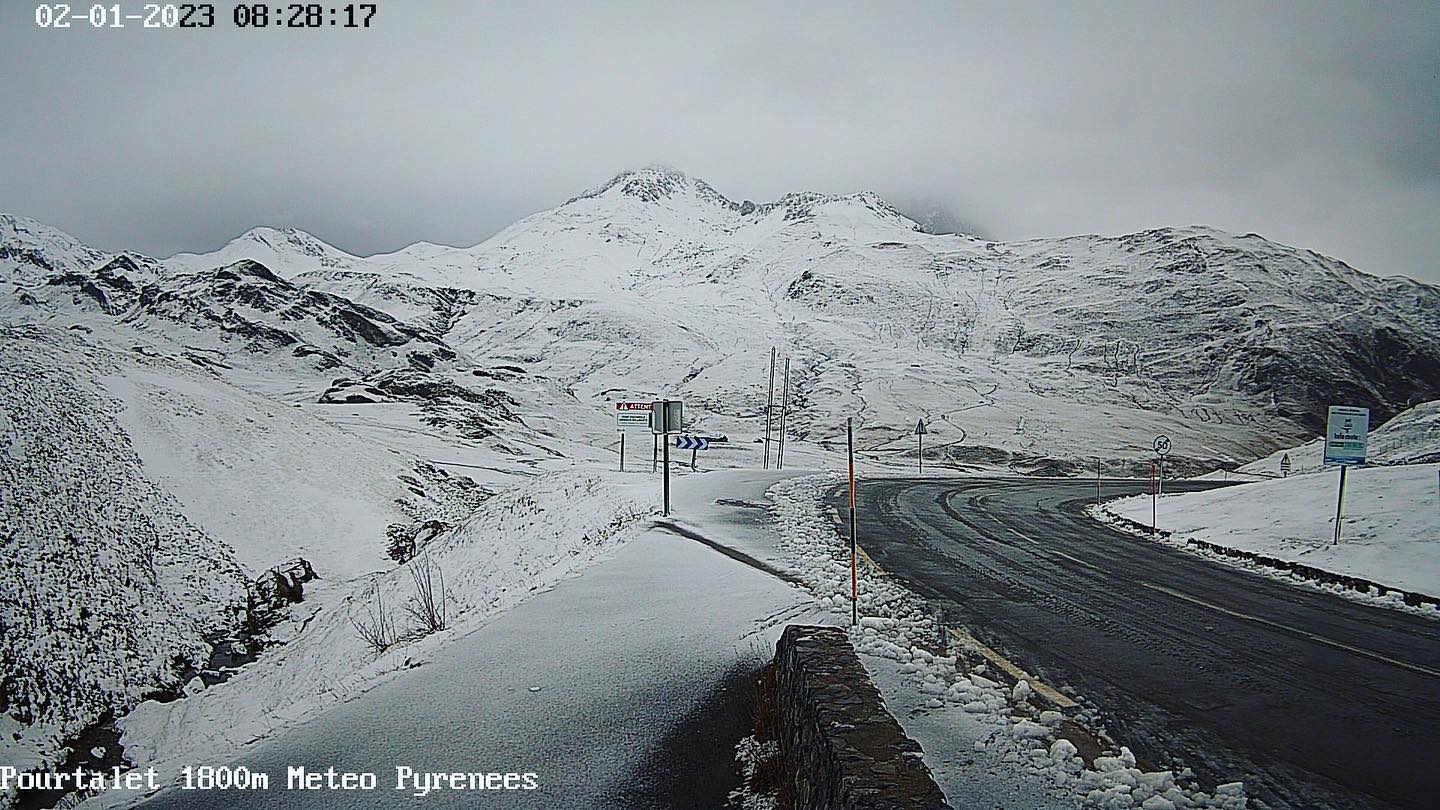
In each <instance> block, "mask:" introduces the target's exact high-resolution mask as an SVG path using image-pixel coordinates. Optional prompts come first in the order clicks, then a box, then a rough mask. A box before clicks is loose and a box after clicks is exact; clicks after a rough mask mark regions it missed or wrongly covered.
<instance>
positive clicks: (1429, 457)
mask: <svg viewBox="0 0 1440 810" xmlns="http://www.w3.org/2000/svg"><path fill="white" fill-rule="evenodd" d="M1324 451H1325V440H1324V439H1322V438H1317V439H1315V440H1314V441H1311V442H1307V443H1306V444H1302V445H1300V446H1299V447H1287V448H1285V449H1283V450H1276V451H1275V452H1274V453H1271V454H1270V455H1268V456H1266V457H1264V458H1262V459H1257V460H1255V461H1252V462H1250V463H1249V464H1246V465H1245V466H1243V467H1241V468H1240V472H1243V473H1250V474H1253V475H1269V476H1275V475H1280V474H1281V470H1280V460H1281V459H1283V458H1285V457H1286V456H1289V457H1290V472H1291V474H1294V475H1299V474H1301V473H1308V472H1317V471H1319V470H1322V469H1324V464H1323V461H1324ZM1365 461H1366V463H1367V464H1378V465H1393V464H1425V463H1430V462H1437V461H1440V401H1436V402H1422V403H1421V404H1419V405H1416V406H1415V407H1413V408H1410V409H1409V410H1406V411H1405V412H1403V413H1401V414H1398V415H1397V416H1395V417H1394V418H1392V419H1391V420H1390V421H1388V422H1386V423H1385V424H1383V425H1381V426H1380V427H1378V428H1376V429H1374V430H1372V431H1371V432H1370V437H1369V446H1368V448H1367V450H1366V456H1365Z"/></svg>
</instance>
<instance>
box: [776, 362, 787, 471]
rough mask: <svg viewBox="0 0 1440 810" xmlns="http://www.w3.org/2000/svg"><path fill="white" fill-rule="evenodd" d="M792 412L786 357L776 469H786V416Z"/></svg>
mask: <svg viewBox="0 0 1440 810" xmlns="http://www.w3.org/2000/svg"><path fill="white" fill-rule="evenodd" d="M789 412H790V358H788V357H787V358H785V384H784V385H782V386H781V387H780V449H779V450H778V451H776V453H775V469H777V470H783V469H785V416H786V414H788V413H789Z"/></svg>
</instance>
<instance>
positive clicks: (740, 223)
mask: <svg viewBox="0 0 1440 810" xmlns="http://www.w3.org/2000/svg"><path fill="white" fill-rule="evenodd" d="M12 253H16V254H17V255H18V254H22V253H23V248H21V249H15V250H12ZM245 260H253V261H255V262H258V263H259V265H260V266H261V267H263V268H264V270H263V271H262V270H259V269H256V266H255V265H246V264H242V262H244V261H245ZM160 264H161V265H162V266H163V267H164V269H165V271H166V272H167V273H168V274H170V275H171V276H172V277H173V278H170V279H162V280H161V281H159V282H154V283H157V284H159V285H161V286H165V285H172V284H178V283H179V279H182V278H190V279H191V281H189V282H186V283H185V285H184V288H185V291H184V292H183V293H181V292H179V291H177V292H176V295H182V296H183V297H184V298H185V299H186V300H188V301H190V302H196V301H204V300H216V301H219V302H221V304H222V306H221V308H220V309H219V310H216V311H215V312H211V313H205V314H202V313H201V312H200V309H199V308H198V306H197V305H195V304H193V303H192V304H191V305H190V307H189V308H188V309H186V308H181V309H180V310H179V311H178V312H176V313H175V314H176V315H177V316H178V318H179V319H180V320H191V321H203V322H205V323H201V324H200V325H199V326H200V328H203V329H206V330H211V331H214V330H223V328H224V317H222V318H220V319H219V320H218V321H217V319H216V317H215V315H216V313H218V312H224V313H232V312H233V313H239V312H241V311H242V310H240V309H237V308H236V306H235V304H236V303H238V302H237V301H236V300H235V299H234V297H233V294H232V295H231V296H230V297H228V298H227V297H226V295H227V294H226V292H225V291H224V290H215V291H211V290H209V289H208V288H207V284H212V283H214V282H204V281H201V280H199V277H198V276H197V275H196V274H204V273H215V272H228V273H231V274H233V273H234V269H233V268H235V267H237V266H239V267H250V268H252V270H254V271H255V272H254V273H253V274H252V278H259V277H260V273H261V272H264V271H269V273H273V274H274V277H275V278H274V279H273V280H272V281H270V282H269V283H270V284H271V285H272V286H278V285H280V284H286V283H293V284H296V285H301V287H303V288H304V289H307V290H309V291H311V292H314V293H316V294H317V295H318V294H319V293H326V294H328V295H329V296H330V298H316V299H314V300H313V301H311V302H307V303H306V304H303V305H302V304H292V305H288V306H286V307H284V308H283V310H276V311H275V312H273V313H271V315H273V316H274V317H271V318H269V319H268V320H266V319H265V318H261V317H260V316H258V315H256V316H255V317H251V316H249V315H246V316H245V317H244V318H242V320H246V321H251V322H253V323H254V324H255V328H257V329H258V328H260V326H261V325H268V326H272V327H276V328H282V329H284V330H285V331H287V332H288V333H291V334H293V333H294V330H293V329H291V328H288V327H285V326H284V325H283V324H281V321H284V322H287V323H288V322H289V321H290V319H291V318H293V317H294V316H296V315H297V314H299V313H308V314H306V315H305V317H306V318H309V319H312V320H314V321H316V322H320V323H331V324H334V323H336V322H337V318H340V316H339V315H337V314H330V315H326V314H321V313H320V312H319V311H318V310H320V309H321V308H323V307H324V306H332V307H333V306H335V304H334V303H333V302H334V301H335V300H337V299H348V300H349V301H351V302H354V306H355V307H356V308H357V310H356V311H360V310H364V311H370V312H375V311H378V312H382V313H386V314H388V315H389V316H391V317H392V318H393V319H394V324H388V325H386V326H385V327H384V328H386V329H389V330H390V331H391V333H392V334H395V335H412V336H413V337H410V338H409V340H410V341H412V342H416V343H417V346H418V348H414V349H412V348H411V347H409V346H408V345H407V346H406V347H405V348H404V349H402V350H400V351H399V352H398V355H397V357H392V358H391V360H394V359H399V360H400V361H401V362H400V363H399V364H398V365H401V366H403V365H405V362H406V357H407V356H409V355H411V354H412V353H418V355H419V356H421V357H422V358H425V359H426V360H428V359H430V358H441V359H443V358H444V355H446V353H447V349H448V351H449V352H453V353H454V355H456V357H457V358H458V359H457V362H458V363H459V364H461V365H464V364H467V363H469V364H474V365H478V366H486V365H515V366H518V367H522V368H524V369H526V370H527V372H529V373H532V374H535V375H538V376H539V377H541V378H543V379H546V380H550V381H552V382H553V383H554V384H555V386H556V387H557V388H558V389H559V390H562V391H570V392H573V395H574V396H575V397H578V398H579V401H580V402H581V403H586V404H588V405H590V406H591V407H593V408H594V411H595V413H596V415H597V417H599V416H603V415H604V410H603V409H604V407H605V404H606V402H607V401H608V400H611V399H618V398H637V397H638V398H644V397H647V396H655V395H661V394H664V395H668V396H674V397H681V398H684V399H685V400H686V402H687V405H688V406H689V408H688V410H689V412H690V413H691V414H692V416H693V418H694V419H695V423H696V427H697V429H698V430H701V431H705V432H714V433H722V432H723V433H738V434H741V435H742V436H751V435H754V434H755V433H756V432H757V431H758V430H759V425H760V424H761V418H760V417H761V412H762V411H763V404H764V397H765V391H764V386H765V383H766V381H767V373H768V368H767V363H768V357H769V349H770V347H771V346H772V345H776V346H779V347H780V350H781V352H782V354H783V355H788V356H790V357H791V358H792V364H791V388H792V399H793V404H794V405H795V409H794V411H793V413H792V414H791V418H790V425H791V426H792V427H793V436H794V437H796V438H799V439H808V440H812V441H815V442H817V443H819V444H820V445H822V446H823V445H825V444H828V443H833V441H834V440H835V439H836V438H837V437H838V436H839V435H840V432H841V425H842V424H843V422H844V419H845V417H847V416H854V417H856V419H857V423H858V425H859V435H860V437H861V439H862V442H863V445H864V446H865V448H866V450H867V451H869V452H871V453H873V454H876V455H884V454H887V453H893V454H897V455H904V454H906V453H909V452H912V451H911V447H912V440H911V438H910V434H911V432H912V431H913V426H914V424H915V422H916V420H917V419H924V420H926V421H927V423H928V426H929V430H930V432H931V436H930V437H929V439H928V441H927V445H928V447H927V450H928V451H930V452H933V453H935V454H937V455H939V456H943V457H945V458H948V459H951V460H953V461H956V462H976V461H983V462H1000V463H1011V464H1014V465H1016V466H1017V468H1019V469H1049V470H1056V469H1058V470H1064V469H1073V468H1075V467H1076V466H1083V465H1088V464H1089V463H1090V462H1089V459H1092V458H1094V457H1101V458H1104V459H1106V460H1107V461H1110V462H1112V463H1113V462H1123V461H1125V460H1127V459H1134V458H1138V457H1140V456H1143V455H1145V454H1146V451H1147V449H1148V447H1149V444H1150V442H1151V440H1152V438H1153V436H1154V435H1155V434H1157V433H1165V434H1167V435H1169V436H1170V437H1171V439H1172V440H1173V442H1174V446H1175V450H1174V455H1175V457H1176V459H1177V462H1178V463H1179V464H1180V465H1181V469H1195V470H1199V469H1200V468H1203V467H1212V468H1213V467H1214V466H1218V465H1222V464H1235V463H1243V462H1245V461H1248V460H1250V459H1252V458H1254V457H1256V456H1257V455H1261V454H1263V453H1265V452H1268V451H1270V450H1273V449H1275V448H1277V447H1282V446H1286V445H1288V444H1291V443H1293V442H1294V440H1296V439H1299V438H1301V437H1304V436H1307V435H1311V434H1312V433H1313V432H1314V431H1315V430H1316V429H1317V428H1318V426H1319V424H1320V422H1321V420H1323V418H1324V412H1325V408H1326V406H1327V405H1329V404H1330V403H1332V402H1347V403H1351V404H1364V405H1369V406H1370V407H1371V408H1372V410H1373V411H1374V412H1375V418H1377V420H1378V419H1383V418H1386V417H1388V416H1390V415H1393V414H1395V413H1398V412H1399V411H1401V410H1403V409H1404V408H1406V407H1409V406H1410V405H1413V404H1415V403H1417V402H1422V401H1427V400H1430V399H1435V398H1437V397H1440V292H1437V290H1436V288H1434V287H1431V286H1428V285H1424V284H1420V283H1417V282H1414V281H1410V280H1408V279H1403V278H1392V279H1380V278H1376V277H1373V276H1369V275H1365V274H1363V273H1360V272H1357V271H1355V270H1354V269H1352V268H1350V267H1348V266H1347V265H1345V264H1344V263H1342V262H1339V261H1336V260H1333V259H1329V258H1326V257H1323V256H1320V255H1318V254H1315V253H1313V252H1310V251H1305V250H1300V249H1296V248H1291V247H1287V246H1284V245H1279V244H1276V243H1273V242H1269V241H1267V240H1265V239H1263V238H1261V237H1259V236H1256V235H1254V234H1250V235H1246V236H1234V235H1230V234H1226V233H1222V232H1219V231H1215V230H1213V229H1208V228H1201V227H1190V228H1177V229H1160V230H1153V231H1146V232H1143V233H1137V234H1131V235H1127V236H1122V237H1100V236H1075V237H1067V238H1060V239H1039V240H1029V241H1024V242H1008V243H1007V242H994V241H982V240H979V239H975V238H971V237H966V236H936V235H931V234H927V233H924V232H922V231H921V230H920V229H919V227H918V226H917V225H916V223H914V222H913V221H911V220H909V219H906V218H905V217H904V216H902V215H900V214H899V213H898V212H897V211H896V210H895V209H894V208H893V207H892V206H890V205H889V204H887V203H886V202H885V201H884V200H882V199H880V198H879V197H878V196H877V195H875V194H873V193H869V192H862V193H858V194H851V195H840V196H837V195H824V194H814V193H801V194H790V195H786V196H784V197H782V198H781V199H779V200H777V201H774V202H769V203H760V204H756V203H753V202H749V201H741V202H736V201H733V200H730V199H728V198H727V197H725V196H724V195H723V194H721V193H720V192H719V191H717V190H716V189H715V188H713V187H712V186H710V185H709V184H707V183H705V182H704V181H702V180H699V179H696V178H691V177H688V176H686V175H684V174H683V173H680V172H677V171H674V170H671V169H664V168H649V169H643V170H639V171H633V172H625V173H622V174H620V175H617V176H616V177H614V178H612V179H611V180H610V181H609V182H607V183H604V184H602V185H600V186H597V187H596V188H594V189H591V190H589V191H586V192H584V193H582V194H580V195H578V196H576V197H574V198H572V199H570V200H568V201H566V202H565V203H563V204H562V205H560V206H558V207H556V208H554V209H552V210H549V211H543V212H540V213H537V214H535V215H532V216H530V217H527V218H525V219H523V220H521V221H520V222H517V223H516V224H514V225H512V226H511V227H509V228H507V229H505V230H504V231H502V232H500V233H499V234H497V235H495V236H494V237H493V238H491V239H489V240H486V241H485V242H483V243H481V244H479V245H476V246H474V247H471V248H450V247H444V246H439V245H432V244H428V243H417V244H416V245H412V246H410V247H408V248H405V249H403V250H400V251H397V252H395V253H390V254H385V255H380V256H373V257H368V258H360V257H355V256H351V255H349V254H346V253H344V252H343V251H339V250H338V249H335V248H332V247H330V246H328V245H326V244H324V243H323V242H321V241H320V240H318V239H316V238H315V237H313V236H310V235H308V234H304V233H302V232H299V231H293V230H282V231H277V230H273V229H256V230H253V231H250V232H248V233H246V234H245V235H244V236H242V237H240V238H239V239H237V240H236V241H235V242H232V243H231V244H229V245H227V246H225V247H224V248H222V249H221V250H220V251H218V252H216V253H213V254H205V255H194V254H187V255H182V256H177V257H171V258H170V259H167V260H163V261H162V262H160ZM220 266H229V267H230V268H232V269H231V270H228V271H217V270H216V268H217V267H220ZM92 272H94V273H96V274H97V275H98V271H92ZM269 273H265V275H269ZM285 279H288V282H286V281H283V280H285ZM76 283H78V282H76V281H74V280H72V281H70V282H68V285H61V286H65V287H66V289H70V288H72V287H74V286H75V284H76ZM46 284H59V282H56V281H54V278H53V277H52V278H51V280H49V281H47V282H46ZM94 284H95V285H96V286H101V287H103V286H104V283H103V280H101V279H98V278H97V279H96V280H95V281H94ZM222 286H223V285H222ZM296 289H299V288H296ZM290 294H291V295H295V296H301V297H303V295H304V294H303V293H300V292H292V293H290ZM33 295H34V294H33V293H32V296H33ZM35 297H38V296H35ZM326 301H328V302H331V303H329V304H325V303H323V302H326ZM0 306H3V307H5V308H9V309H13V308H14V305H13V302H3V303H0ZM42 308H43V307H42ZM32 315H33V313H28V314H27V313H20V317H24V318H27V319H28V318H29V317H31V316H32ZM48 317H49V321H50V322H59V321H61V320H63V317H62V316H56V315H50V316H48ZM227 317H228V316H227ZM342 320H348V318H343V319H342ZM368 320H369V321H370V322H371V323H374V322H375V321H376V317H375V316H374V315H369V316H368ZM195 325H196V324H193V323H192V324H190V326H195ZM166 328H168V327H166ZM186 328H190V327H189V326H187V327H186ZM348 331H352V330H348V329H344V328H341V329H338V330H337V329H331V330H329V332H331V333H334V334H325V335H318V336H317V335H314V334H310V333H307V334H305V335H303V336H296V345H297V346H306V347H308V346H312V345H313V346H315V347H316V348H317V349H318V350H319V351H321V352H325V351H331V350H332V347H334V351H331V353H332V354H334V355H336V356H337V357H338V358H339V359H341V360H342V361H343V362H344V364H346V365H349V366H354V365H369V366H371V367H372V368H370V369H360V371H361V372H362V373H368V372H370V371H373V370H374V368H373V367H374V366H376V365H377V364H379V365H384V364H385V362H387V361H386V360H385V358H383V357H380V358H377V359H374V360H373V361H372V360H370V359H368V358H367V361H366V362H365V363H359V362H358V361H357V362H349V359H348V358H346V357H345V353H346V352H350V351H351V346H352V343H353V342H354V339H355V335H353V334H345V333H346V332H348ZM367 331H370V330H360V332H361V337H362V340H361V342H362V343H363V342H364V341H363V335H364V333H365V332H367ZM332 339H333V340H336V341H337V342H336V343H334V344H328V343H327V341H328V340H332ZM396 339H398V338H396ZM391 340H392V339H391V338H389V337H386V338H385V339H383V340H381V341H380V346H379V347H378V348H380V349H381V350H382V351H381V354H383V353H384V352H383V349H385V348H386V346H387V345H389V343H390V341H391ZM214 342H215V341H214V340H210V341H209V342H208V345H213V344H214ZM442 344H443V345H442ZM201 345H207V344H206V343H204V342H202V343H201ZM302 351H308V349H302ZM320 356H321V357H326V356H325V355H320ZM326 360H327V361H331V358H328V357H326ZM424 362H425V360H422V361H421V365H423V363H424ZM336 376H339V375H338V374H337V375H336ZM305 390H307V391H308V390H310V389H309V388H307V389H305ZM593 438H594V439H595V440H597V441H603V440H604V439H605V438H606V437H604V436H603V435H598V436H594V437H593Z"/></svg>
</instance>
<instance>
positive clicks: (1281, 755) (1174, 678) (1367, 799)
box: [832, 478, 1440, 808]
mask: <svg viewBox="0 0 1440 810" xmlns="http://www.w3.org/2000/svg"><path fill="white" fill-rule="evenodd" d="M1208 486H1214V484H1202V483H1198V482H1197V483H1187V482H1175V483H1170V484H1167V485H1166V489H1167V491H1175V492H1178V491H1185V490H1192V489H1201V488H1206V487H1208ZM1144 487H1145V484H1144V482H1119V481H1117V482H1106V483H1105V484H1104V487H1103V492H1104V495H1105V496H1106V497H1113V496H1118V495H1123V494H1134V493H1139V492H1141V491H1143V490H1144ZM859 494H860V501H859V505H858V512H859V525H860V529H861V534H860V536H861V539H860V542H861V545H862V546H863V547H864V548H865V550H866V551H867V552H868V553H869V554H870V556H871V557H872V558H874V559H875V561H876V562H877V563H878V564H879V565H880V566H881V567H882V568H884V569H885V570H886V571H888V572H890V573H891V574H893V575H895V576H898V577H900V578H902V579H903V580H905V581H907V582H908V583H909V584H910V586H911V587H912V588H913V589H914V590H915V591H917V592H918V593H919V594H921V595H922V596H924V597H926V598H927V599H930V600H933V601H934V602H935V603H936V604H937V605H938V606H939V607H940V608H941V609H943V610H944V612H945V616H946V619H947V621H949V622H950V623H952V624H956V623H958V624H963V625H964V626H966V627H967V628H968V629H969V630H970V631H971V632H972V633H973V634H974V635H975V636H976V637H977V638H978V639H980V640H981V641H982V642H984V643H985V644H987V645H989V646H991V647H993V648H995V649H996V650H998V651H999V652H1001V653H1002V654H1003V655H1005V656H1006V657H1008V658H1010V659H1011V660H1012V661H1014V662H1015V663H1017V664H1019V665H1020V666H1021V667H1022V668H1024V669H1026V670H1027V671H1029V672H1031V673H1034V674H1035V675H1036V676H1037V677H1039V678H1040V679H1042V680H1044V681H1045V682H1046V683H1048V684H1049V685H1051V686H1054V687H1057V688H1058V687H1064V686H1070V687H1073V688H1074V689H1075V690H1076V691H1077V693H1078V694H1079V695H1081V696H1083V698H1084V699H1085V701H1087V702H1089V703H1092V704H1093V705H1094V706H1096V707H1098V708H1099V709H1100V712H1101V716H1102V718H1103V720H1104V722H1105V725H1106V727H1107V728H1108V729H1109V731H1110V732H1111V733H1112V735H1113V736H1115V737H1116V738H1118V739H1120V740H1122V741H1126V742H1127V743H1128V744H1130V745H1131V747H1132V749H1134V750H1135V753H1136V755H1137V756H1138V757H1140V758H1141V760H1142V761H1148V762H1149V763H1151V764H1154V765H1165V766H1167V767H1182V766H1189V767H1191V768H1192V769H1193V770H1194V771H1195V773H1196V774H1198V775H1199V776H1200V778H1201V780H1202V782H1204V783H1206V784H1209V785H1213V784H1214V783H1215V782H1217V781H1228V780H1231V779H1236V778H1243V779H1244V780H1245V782H1246V786H1247V790H1248V791H1249V793H1250V795H1251V796H1252V797H1253V799H1258V800H1259V802H1252V804H1258V803H1263V804H1264V805H1266V806H1271V807H1339V808H1351V807H1354V808H1374V807H1427V808H1429V807H1435V806H1437V805H1436V801H1437V798H1436V797H1440V765H1437V759H1436V757H1437V754H1440V622H1436V621H1433V620H1430V619H1426V618H1423V617H1416V616H1411V615H1408V614H1405V613H1401V612H1398V611H1391V610H1385V609H1381V608H1372V607H1369V606H1366V605H1363V604H1360V603H1356V602H1353V601H1349V600H1345V599H1341V598H1339V597H1335V596H1331V595H1329V594H1326V593H1321V592H1317V591H1310V590H1307V589H1303V588H1298V587H1294V586H1290V585H1286V584H1284V583H1280V582H1276V581H1274V580H1270V579H1267V578H1264V577H1261V576H1259V575H1255V574H1250V573H1247V572H1245V571H1242V570H1238V569H1235V568H1231V567H1229V566H1224V565H1220V564H1217V563H1213V562H1210V561H1208V560H1205V559H1202V558H1200V557H1196V556H1193V555H1190V554H1187V553H1185V552H1183V551H1179V550H1177V549H1173V548H1170V547H1167V546H1164V545H1161V544H1159V543H1155V542H1151V541H1149V540H1146V539H1141V538H1136V537H1133V536H1131V535H1128V534H1125V533H1122V532H1119V531H1116V530H1114V529H1111V528H1109V527H1107V526H1104V525H1102V524H1100V523H1098V522H1096V521H1094V520H1092V519H1090V518H1088V517H1085V516H1084V515H1083V514H1082V513H1081V509H1082V508H1083V507H1084V506H1085V504H1087V503H1089V502H1091V501H1093V500H1094V497H1095V484H1094V482H1093V481H1091V482H1080V481H1075V482H1071V481H1056V480H1035V479H1010V478H1006V479H949V480H945V479H928V480H927V479H895V480H875V481H867V482H864V483H863V484H862V486H861V487H860V493H859ZM842 497H843V494H842V493H841V492H835V493H832V499H834V500H835V501H836V502H837V503H838V502H839V500H840V499H841V498H842ZM842 514H843V507H842Z"/></svg>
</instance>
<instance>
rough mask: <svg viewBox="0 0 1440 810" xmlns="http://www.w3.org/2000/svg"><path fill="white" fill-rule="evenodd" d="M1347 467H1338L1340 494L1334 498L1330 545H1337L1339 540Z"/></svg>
mask: <svg viewBox="0 0 1440 810" xmlns="http://www.w3.org/2000/svg"><path fill="white" fill-rule="evenodd" d="M1348 469H1350V465H1348V464H1346V465H1342V466H1341V467H1340V496H1339V497H1338V498H1336V499H1335V539H1334V540H1333V541H1331V543H1330V544H1331V545H1337V544H1338V543H1339V542H1340V520H1341V518H1342V516H1343V515H1344V512H1345V471H1346V470H1348Z"/></svg>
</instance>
